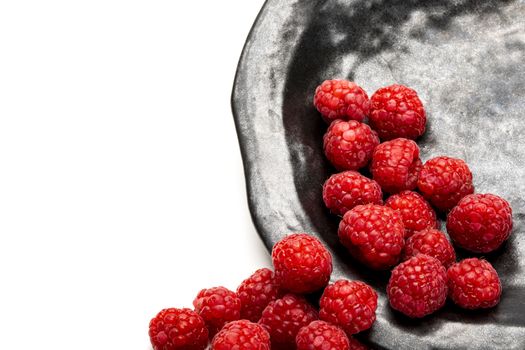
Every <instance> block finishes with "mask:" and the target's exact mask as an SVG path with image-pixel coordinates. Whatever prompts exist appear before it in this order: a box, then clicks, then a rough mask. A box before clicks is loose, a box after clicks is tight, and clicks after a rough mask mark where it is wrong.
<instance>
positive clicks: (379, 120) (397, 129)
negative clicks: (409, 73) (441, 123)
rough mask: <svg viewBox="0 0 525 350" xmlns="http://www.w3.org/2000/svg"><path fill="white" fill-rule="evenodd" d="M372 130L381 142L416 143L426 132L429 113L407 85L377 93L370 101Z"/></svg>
mask: <svg viewBox="0 0 525 350" xmlns="http://www.w3.org/2000/svg"><path fill="white" fill-rule="evenodd" d="M369 121H370V126H371V127H372V129H374V130H376V131H377V133H378V134H379V137H380V138H381V140H392V139H395V138H398V137H404V138H407V139H412V140H415V139H417V138H418V137H419V136H421V135H423V133H424V132H425V124H426V122H427V118H426V114H425V109H424V108H423V104H422V103H421V100H420V99H419V97H418V96H417V93H416V92H415V91H414V90H412V89H410V88H408V87H406V86H403V85H396V84H395V85H390V86H387V87H384V88H381V89H379V90H377V91H376V92H375V93H374V95H372V98H371V99H370V117H369Z"/></svg>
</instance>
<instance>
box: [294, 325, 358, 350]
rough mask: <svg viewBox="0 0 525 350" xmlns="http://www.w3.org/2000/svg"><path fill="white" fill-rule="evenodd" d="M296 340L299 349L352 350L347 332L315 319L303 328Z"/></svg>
mask: <svg viewBox="0 0 525 350" xmlns="http://www.w3.org/2000/svg"><path fill="white" fill-rule="evenodd" d="M295 342H296V344H297V350H326V349H330V350H350V342H349V340H348V337H347V336H346V334H345V332H344V331H343V330H342V329H341V328H338V327H336V326H334V325H331V324H330V323H327V322H324V321H314V322H312V323H310V324H309V325H308V326H305V327H303V328H301V330H300V331H299V333H297V337H296V338H295Z"/></svg>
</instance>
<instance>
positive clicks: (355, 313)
mask: <svg viewBox="0 0 525 350" xmlns="http://www.w3.org/2000/svg"><path fill="white" fill-rule="evenodd" d="M319 305H320V307H321V310H320V311H319V317H320V319H321V320H323V321H326V322H330V323H332V324H334V325H336V326H338V327H341V328H342V329H343V330H344V331H345V332H346V334H348V335H352V334H355V333H359V332H361V331H364V330H366V329H368V328H370V327H372V324H373V323H374V321H375V319H376V308H377V293H376V292H375V290H373V289H372V287H370V286H369V285H367V284H366V283H363V282H360V281H347V280H339V281H337V282H335V283H333V284H330V285H329V286H328V287H326V288H325V290H324V293H323V295H322V296H321V300H319Z"/></svg>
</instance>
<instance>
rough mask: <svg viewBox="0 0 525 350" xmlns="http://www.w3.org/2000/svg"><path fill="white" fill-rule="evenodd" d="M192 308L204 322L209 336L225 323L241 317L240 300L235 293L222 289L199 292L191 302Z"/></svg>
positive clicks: (215, 288) (216, 288)
mask: <svg viewBox="0 0 525 350" xmlns="http://www.w3.org/2000/svg"><path fill="white" fill-rule="evenodd" d="M193 306H194V307H195V311H196V312H197V313H198V314H199V315H200V316H201V317H202V318H203V319H204V322H206V326H207V327H208V332H209V333H210V336H213V335H215V333H217V332H218V331H219V330H220V329H221V328H222V327H223V326H224V325H225V324H226V323H228V322H230V321H236V320H238V319H239V318H240V317H241V300H240V299H239V297H238V296H237V294H236V293H234V292H232V291H231V290H229V289H226V288H224V287H214V288H210V289H203V290H201V291H200V292H199V294H198V295H197V297H196V298H195V300H193Z"/></svg>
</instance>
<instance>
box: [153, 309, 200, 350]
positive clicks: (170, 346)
mask: <svg viewBox="0 0 525 350" xmlns="http://www.w3.org/2000/svg"><path fill="white" fill-rule="evenodd" d="M149 337H150V341H151V345H152V346H153V349H155V350H178V349H181V350H204V349H205V348H206V346H207V345H208V330H207V329H206V325H205V324H204V320H203V319H202V318H201V317H200V316H199V315H198V314H197V313H196V312H194V311H193V310H190V309H175V308H170V309H164V310H162V311H161V312H159V313H158V314H157V315H156V316H155V317H154V318H153V319H152V320H151V321H150V323H149Z"/></svg>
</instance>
